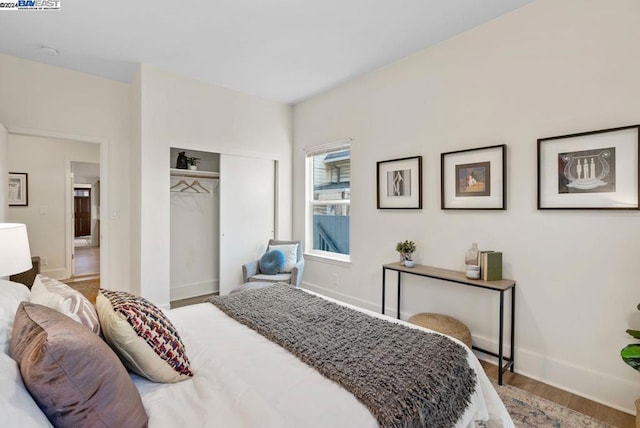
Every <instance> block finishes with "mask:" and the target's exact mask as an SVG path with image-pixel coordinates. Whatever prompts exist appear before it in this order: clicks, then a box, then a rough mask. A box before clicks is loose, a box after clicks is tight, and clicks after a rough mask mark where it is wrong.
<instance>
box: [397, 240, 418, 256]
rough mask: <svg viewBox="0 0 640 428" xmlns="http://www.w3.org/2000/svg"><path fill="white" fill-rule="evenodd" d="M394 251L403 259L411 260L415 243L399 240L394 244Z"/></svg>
mask: <svg viewBox="0 0 640 428" xmlns="http://www.w3.org/2000/svg"><path fill="white" fill-rule="evenodd" d="M396 251H397V252H399V253H400V255H401V256H402V257H403V259H404V260H411V259H412V256H411V255H412V254H413V253H414V252H415V251H416V244H415V242H413V241H400V242H398V243H397V244H396Z"/></svg>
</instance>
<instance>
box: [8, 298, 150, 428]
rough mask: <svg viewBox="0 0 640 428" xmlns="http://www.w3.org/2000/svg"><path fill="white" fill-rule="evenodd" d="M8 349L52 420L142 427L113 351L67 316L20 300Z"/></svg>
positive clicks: (139, 408) (134, 394)
mask: <svg viewBox="0 0 640 428" xmlns="http://www.w3.org/2000/svg"><path fill="white" fill-rule="evenodd" d="M9 352H10V355H11V357H12V358H13V359H14V360H15V361H16V362H17V363H18V366H19V367H20V373H21V374H22V379H23V381H24V384H25V385H26V387H27V389H28V390H29V392H30V393H31V396H32V397H33V399H34V400H35V401H36V403H38V406H39V407H40V408H41V409H42V411H43V412H44V413H45V414H46V415H47V418H49V420H50V421H51V423H52V424H53V425H55V426H67V427H94V426H106V427H125V426H126V427H145V426H147V423H148V418H147V414H146V412H145V410H144V407H143V405H142V400H141V399H140V395H139V394H138V390H137V389H136V387H135V386H134V385H133V382H132V381H131V378H130V377H129V374H128V373H127V370H126V369H125V368H124V366H123V365H122V363H121V362H120V360H119V359H118V357H117V356H116V354H115V353H114V352H113V351H112V350H111V348H109V346H108V345H107V344H106V343H105V342H104V341H103V340H102V339H100V337H99V336H98V335H96V334H95V333H93V332H92V331H91V330H89V329H88V328H87V327H85V326H84V325H82V324H80V323H77V322H75V321H74V320H72V319H71V318H69V317H67V316H66V315H63V314H61V313H59V312H57V311H56V310H54V309H50V308H48V307H46V306H41V305H37V304H35V303H28V302H22V303H21V304H20V306H19V307H18V310H17V312H16V316H15V320H14V324H13V334H12V336H11V345H10V348H9Z"/></svg>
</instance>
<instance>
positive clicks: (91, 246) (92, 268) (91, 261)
mask: <svg viewBox="0 0 640 428" xmlns="http://www.w3.org/2000/svg"><path fill="white" fill-rule="evenodd" d="M71 177H72V183H71V184H72V188H73V189H72V192H73V213H72V220H73V221H72V224H73V227H72V228H71V230H70V232H71V233H72V239H73V255H72V259H73V272H72V276H73V277H85V276H91V277H94V276H99V275H100V164H99V163H90V162H71Z"/></svg>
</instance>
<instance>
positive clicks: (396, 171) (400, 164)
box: [377, 156, 422, 209]
mask: <svg viewBox="0 0 640 428" xmlns="http://www.w3.org/2000/svg"><path fill="white" fill-rule="evenodd" d="M377 167H378V168H377V190H378V196H377V202H378V204H377V206H378V209H421V208H422V156H413V157H408V158H401V159H392V160H386V161H380V162H378V163H377Z"/></svg>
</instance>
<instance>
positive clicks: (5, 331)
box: [0, 280, 29, 354]
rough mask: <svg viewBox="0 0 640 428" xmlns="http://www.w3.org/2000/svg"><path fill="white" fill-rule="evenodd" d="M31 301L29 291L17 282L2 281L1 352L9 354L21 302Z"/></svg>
mask: <svg viewBox="0 0 640 428" xmlns="http://www.w3.org/2000/svg"><path fill="white" fill-rule="evenodd" d="M28 301H29V289H28V288H27V287H26V286H25V285H23V284H19V283H17V282H12V281H5V280H0V351H2V352H4V353H5V354H8V353H9V343H11V330H12V329H13V319H14V318H15V316H16V311H17V310H18V306H19V305H20V302H28Z"/></svg>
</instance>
